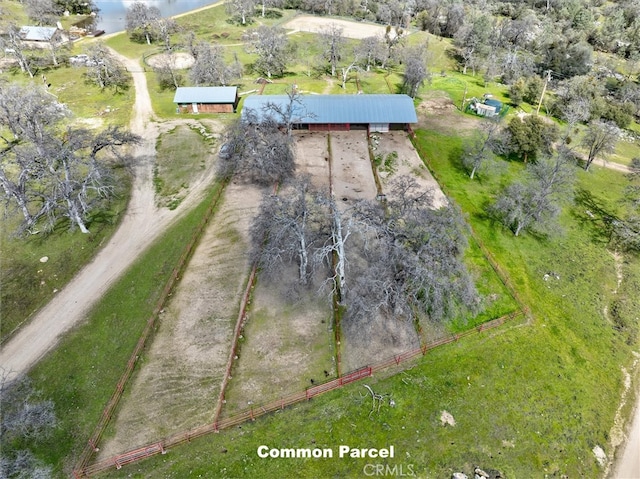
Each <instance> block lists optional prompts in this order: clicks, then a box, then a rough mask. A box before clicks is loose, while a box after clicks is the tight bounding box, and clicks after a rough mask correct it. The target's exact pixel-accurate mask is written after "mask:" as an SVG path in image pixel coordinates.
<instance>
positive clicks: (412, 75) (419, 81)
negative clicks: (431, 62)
mask: <svg viewBox="0 0 640 479" xmlns="http://www.w3.org/2000/svg"><path fill="white" fill-rule="evenodd" d="M426 51H427V49H426V46H422V47H419V46H418V47H407V48H405V49H404V52H403V53H404V55H403V57H404V74H403V76H402V92H403V93H406V94H407V95H409V96H410V97H411V98H415V97H416V95H417V94H418V89H419V88H420V87H421V86H422V85H423V84H424V81H425V80H426V79H427V78H428V77H429V71H428V70H427V59H426Z"/></svg>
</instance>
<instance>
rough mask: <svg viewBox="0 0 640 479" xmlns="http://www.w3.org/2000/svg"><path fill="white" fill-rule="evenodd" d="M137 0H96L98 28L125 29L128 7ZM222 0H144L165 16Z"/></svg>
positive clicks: (113, 30)
mask: <svg viewBox="0 0 640 479" xmlns="http://www.w3.org/2000/svg"><path fill="white" fill-rule="evenodd" d="M134 1H135V0H94V3H95V5H96V6H97V7H98V8H99V9H100V12H99V14H98V22H97V29H98V30H104V31H105V32H106V33H114V32H119V31H121V30H124V23H125V16H126V15H127V9H128V8H129V7H130V6H131V4H132V3H134ZM219 1H220V0H142V2H143V3H146V4H147V5H148V6H149V7H157V8H158V9H160V12H161V13H162V16H163V17H172V16H173V15H178V14H180V13H185V12H189V11H191V10H195V9H196V8H200V7H205V6H207V5H213V4H215V3H218V2H219Z"/></svg>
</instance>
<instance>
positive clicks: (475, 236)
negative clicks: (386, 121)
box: [407, 125, 530, 317]
mask: <svg viewBox="0 0 640 479" xmlns="http://www.w3.org/2000/svg"><path fill="white" fill-rule="evenodd" d="M407 131H408V132H409V137H410V138H411V141H412V143H413V146H414V148H415V149H416V150H417V151H418V153H419V155H420V158H422V160H423V161H424V162H425V165H426V166H427V168H428V169H429V172H430V173H431V175H432V176H433V178H434V179H435V180H436V181H437V183H438V185H439V186H440V189H442V192H443V193H444V194H445V195H446V196H447V198H449V200H450V201H451V200H452V198H453V196H452V195H451V191H450V190H449V188H447V187H446V185H445V184H444V183H443V182H442V180H441V179H440V176H439V175H438V173H437V172H436V171H434V169H433V165H432V164H431V159H430V158H429V156H427V154H426V153H425V152H424V150H423V149H422V147H421V146H420V144H419V143H418V142H417V141H416V133H415V132H414V131H413V129H412V128H411V125H407ZM469 228H470V230H471V237H472V238H473V241H474V242H475V243H476V245H478V248H480V250H481V251H482V254H483V255H484V257H485V258H486V259H487V261H488V262H489V264H490V265H491V268H492V269H493V270H494V271H495V272H496V274H497V275H498V278H500V281H501V282H502V284H504V286H505V288H507V290H508V291H509V294H510V295H511V297H512V298H513V299H515V301H516V303H518V307H519V308H520V310H521V311H522V312H523V313H524V314H525V315H526V316H527V317H529V316H530V310H529V307H528V306H527V305H526V304H525V303H524V301H522V298H521V297H520V295H519V294H518V292H517V291H516V288H515V287H514V286H513V283H512V282H511V280H510V279H509V275H508V274H507V273H505V272H504V271H503V270H502V268H501V267H500V265H498V262H497V261H496V260H495V258H494V257H493V255H492V254H491V252H490V251H489V249H488V248H487V247H486V246H485V244H484V242H483V241H482V240H481V239H480V237H479V236H478V234H477V233H476V231H475V230H474V229H473V226H471V225H469Z"/></svg>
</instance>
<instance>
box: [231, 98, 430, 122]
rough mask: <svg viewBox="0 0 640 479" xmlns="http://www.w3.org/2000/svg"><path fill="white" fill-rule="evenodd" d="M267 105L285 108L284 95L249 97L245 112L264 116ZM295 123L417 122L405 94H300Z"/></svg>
mask: <svg viewBox="0 0 640 479" xmlns="http://www.w3.org/2000/svg"><path fill="white" fill-rule="evenodd" d="M268 103H273V104H275V105H279V106H280V107H281V108H286V106H287V105H288V104H289V97H288V96H287V95H252V96H249V97H247V98H245V100H244V107H243V114H244V110H245V109H252V110H254V111H255V112H256V113H257V114H258V115H259V116H261V115H264V114H265V107H266V105H267V104H268ZM293 118H294V122H295V123H310V124H327V123H338V124H341V123H364V124H367V123H417V121H418V118H417V116H416V109H415V107H414V106H413V100H412V99H411V97H409V96H407V95H301V96H300V103H296V104H294V114H293Z"/></svg>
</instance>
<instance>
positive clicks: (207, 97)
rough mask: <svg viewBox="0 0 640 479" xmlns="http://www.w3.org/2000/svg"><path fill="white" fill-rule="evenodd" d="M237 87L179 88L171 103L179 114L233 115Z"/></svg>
mask: <svg viewBox="0 0 640 479" xmlns="http://www.w3.org/2000/svg"><path fill="white" fill-rule="evenodd" d="M238 100H239V97H238V87H235V86H210V87H180V88H178V89H177V90H176V94H175V96H174V97H173V102H174V103H176V104H177V105H178V107H177V111H178V112H180V113H233V112H235V111H236V107H237V106H238Z"/></svg>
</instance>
